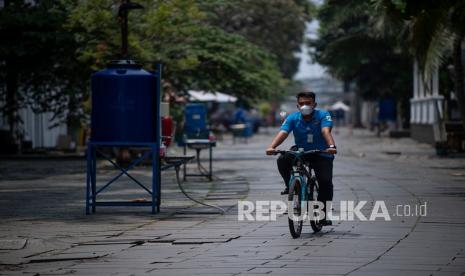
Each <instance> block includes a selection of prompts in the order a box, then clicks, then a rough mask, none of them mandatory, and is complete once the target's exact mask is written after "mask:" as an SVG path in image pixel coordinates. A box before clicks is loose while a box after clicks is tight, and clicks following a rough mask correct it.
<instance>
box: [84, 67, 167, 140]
mask: <svg viewBox="0 0 465 276" xmlns="http://www.w3.org/2000/svg"><path fill="white" fill-rule="evenodd" d="M156 81H157V80H156V76H155V75H153V74H151V73H149V72H147V71H145V70H143V69H142V67H141V66H140V65H138V64H136V63H135V62H133V61H128V60H123V61H117V62H113V63H112V64H110V65H109V66H108V68H107V69H105V70H102V71H99V72H97V73H95V74H93V75H92V117H91V120H92V122H91V124H92V132H91V141H93V142H118V143H119V142H121V143H134V142H136V143H146V142H149V143H150V142H156V141H157V139H156V137H155V136H156V128H157V127H158V123H157V122H156V118H157V116H156V115H157V112H158V110H157V108H156V103H157V98H156V97H158V94H159V92H158V91H156V90H157V88H156V87H157V85H156V83H157V82H156Z"/></svg>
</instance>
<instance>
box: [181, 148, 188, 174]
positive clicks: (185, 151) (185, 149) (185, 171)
mask: <svg viewBox="0 0 465 276" xmlns="http://www.w3.org/2000/svg"><path fill="white" fill-rule="evenodd" d="M186 153H187V146H186V144H184V156H186ZM183 169H184V175H183V178H182V180H183V181H186V174H187V169H186V163H184V168H183Z"/></svg>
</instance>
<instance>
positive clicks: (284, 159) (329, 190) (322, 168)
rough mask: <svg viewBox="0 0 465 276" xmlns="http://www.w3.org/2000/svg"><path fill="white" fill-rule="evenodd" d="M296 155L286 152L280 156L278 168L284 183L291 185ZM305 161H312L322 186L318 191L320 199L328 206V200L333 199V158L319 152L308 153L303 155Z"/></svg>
mask: <svg viewBox="0 0 465 276" xmlns="http://www.w3.org/2000/svg"><path fill="white" fill-rule="evenodd" d="M294 159H295V157H294V156H293V155H292V154H290V153H286V154H285V155H281V156H280V157H279V158H278V170H279V173H280V174H281V176H282V177H283V179H284V183H285V184H284V185H285V186H286V187H287V185H289V180H290V179H291V171H292V164H293V163H294ZM303 159H304V160H305V161H308V162H309V163H310V166H311V167H312V168H313V170H314V171H315V176H316V179H317V180H318V184H319V187H320V191H319V193H318V198H317V200H318V201H321V202H323V203H324V204H325V206H326V201H331V200H333V160H334V159H333V158H328V157H324V156H320V155H317V154H308V155H305V156H304V157H303Z"/></svg>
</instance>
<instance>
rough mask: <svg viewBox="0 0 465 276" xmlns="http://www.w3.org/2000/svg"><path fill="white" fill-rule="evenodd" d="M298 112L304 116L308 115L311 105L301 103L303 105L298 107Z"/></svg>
mask: <svg viewBox="0 0 465 276" xmlns="http://www.w3.org/2000/svg"><path fill="white" fill-rule="evenodd" d="M300 112H301V113H302V115H304V116H306V115H310V114H312V112H313V106H311V105H303V106H301V107H300Z"/></svg>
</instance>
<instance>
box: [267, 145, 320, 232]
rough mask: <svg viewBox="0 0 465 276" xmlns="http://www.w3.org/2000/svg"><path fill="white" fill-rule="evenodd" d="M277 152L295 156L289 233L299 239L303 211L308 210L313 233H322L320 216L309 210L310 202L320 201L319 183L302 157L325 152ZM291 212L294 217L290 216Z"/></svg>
mask: <svg viewBox="0 0 465 276" xmlns="http://www.w3.org/2000/svg"><path fill="white" fill-rule="evenodd" d="M275 152H276V154H282V155H284V154H286V153H290V154H292V155H294V156H295V159H294V163H293V165H292V171H291V179H290V180H289V194H288V223H289V231H290V232H291V235H292V237H293V238H294V239H295V238H298V237H300V234H301V233H302V226H303V221H304V218H302V209H304V210H306V211H307V212H306V214H308V215H309V216H310V226H311V227H312V229H313V231H314V232H315V233H317V232H319V231H321V229H322V228H323V224H322V222H321V221H320V220H319V217H318V215H315V212H316V211H315V210H314V209H313V208H312V211H313V212H312V214H310V213H309V210H308V206H309V204H308V202H309V201H310V202H316V201H317V200H318V192H319V186H318V181H317V179H316V177H315V175H314V174H312V170H313V169H312V168H311V166H310V164H309V163H308V162H307V161H305V160H303V159H302V157H303V156H304V155H306V154H318V153H322V152H325V151H323V150H309V151H303V150H298V151H292V150H276V151H275ZM302 205H304V206H302ZM302 207H304V208H302ZM312 207H313V206H312ZM291 211H292V215H291V214H290V212H291ZM296 217H297V219H296Z"/></svg>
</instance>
